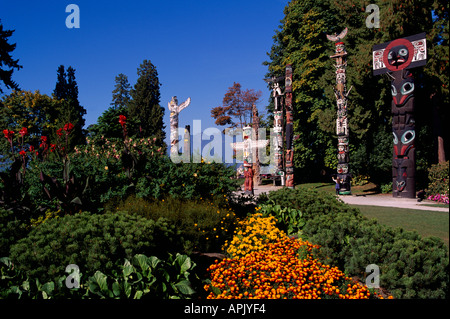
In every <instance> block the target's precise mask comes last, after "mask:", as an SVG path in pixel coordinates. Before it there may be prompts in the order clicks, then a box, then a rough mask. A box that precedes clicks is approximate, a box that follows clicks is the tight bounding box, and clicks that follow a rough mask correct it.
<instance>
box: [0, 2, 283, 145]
mask: <svg viewBox="0 0 450 319" xmlns="http://www.w3.org/2000/svg"><path fill="white" fill-rule="evenodd" d="M71 3H73V4H77V5H78V6H79V9H80V28H79V29H69V28H67V27H66V24H65V21H66V18H67V16H68V15H69V14H70V13H66V12H65V11H66V6H67V5H69V4H71ZM287 4H288V1H287V0H241V1H238V0H232V1H216V0H209V1H203V0H201V1H200V0H193V1H186V0H183V1H178V0H177V1H165V0H164V1H154V0H149V1H133V0H130V1H113V0H109V1H103V0H101V1H100V0H95V1H92V0H91V1H87V0H71V1H62V0H53V1H50V0H45V1H1V3H0V19H1V20H2V24H3V26H4V29H13V30H15V32H14V34H13V36H12V37H11V38H10V40H9V41H10V43H16V44H17V47H16V49H15V51H14V52H13V58H15V59H19V63H20V64H21V65H22V66H23V69H21V70H20V71H15V72H14V75H13V79H14V80H15V81H16V82H17V83H18V84H19V85H20V88H21V89H22V90H27V91H35V90H39V91H40V92H41V93H42V94H48V95H51V93H52V92H53V89H54V88H55V83H56V70H57V68H58V66H59V65H61V64H63V65H64V66H66V68H67V67H68V66H72V67H74V68H75V69H76V74H75V75H76V80H77V82H78V88H79V100H80V103H81V104H82V105H83V106H84V107H85V108H86V110H87V115H86V126H87V125H90V124H93V123H96V121H97V118H98V117H99V116H100V115H101V114H102V112H103V111H105V110H106V109H107V108H108V107H109V106H110V103H111V98H112V93H111V92H112V90H113V89H114V79H115V76H117V75H118V74H119V73H123V74H125V75H127V76H128V79H129V82H130V84H131V85H134V84H135V83H136V80H137V74H136V71H137V68H138V67H139V65H140V63H141V62H142V61H143V60H144V59H147V60H150V61H151V62H152V63H153V64H154V65H155V66H156V68H157V71H158V75H159V80H160V82H161V83H162V86H161V106H163V107H164V108H165V109H166V112H165V117H164V123H165V125H166V135H167V137H169V111H168V109H167V103H168V102H169V101H170V99H171V97H172V96H174V95H176V96H178V100H179V101H180V102H181V101H184V100H185V99H187V98H188V97H191V99H192V101H191V105H190V106H189V107H188V108H186V109H185V110H184V111H182V112H181V113H180V119H179V125H180V127H184V126H185V125H191V127H192V124H193V120H201V121H202V129H204V128H206V127H212V126H215V125H214V120H213V119H212V118H211V116H210V110H211V108H212V107H215V106H219V105H221V102H222V98H223V96H224V94H225V92H226V90H227V89H228V87H230V86H232V85H233V82H239V83H241V84H242V86H243V88H244V89H247V88H248V89H255V90H261V91H262V92H263V95H262V99H261V102H260V103H259V104H258V108H259V111H260V113H265V106H266V105H267V104H268V100H269V97H270V91H269V90H268V88H267V85H266V83H265V82H264V81H263V78H264V76H265V73H266V72H267V67H265V66H263V65H262V63H263V62H264V61H266V60H267V59H268V56H267V54H266V53H267V52H269V51H270V48H271V46H272V44H273V39H272V37H273V36H274V34H275V30H276V29H278V27H279V25H280V20H281V19H282V18H283V10H284V7H285V6H286V5H287Z"/></svg>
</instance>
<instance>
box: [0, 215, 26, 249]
mask: <svg viewBox="0 0 450 319" xmlns="http://www.w3.org/2000/svg"><path fill="white" fill-rule="evenodd" d="M27 233H28V230H27V227H26V221H24V220H23V219H20V216H19V214H17V213H15V212H13V211H12V210H6V209H3V208H0V257H5V256H9V249H10V246H11V245H13V244H15V243H16V242H17V241H18V240H19V239H21V238H23V237H25V236H26V234H27Z"/></svg>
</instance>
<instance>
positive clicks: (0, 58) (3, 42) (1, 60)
mask: <svg viewBox="0 0 450 319" xmlns="http://www.w3.org/2000/svg"><path fill="white" fill-rule="evenodd" d="M14 31H15V30H4V29H3V25H2V23H1V20H0V83H1V82H3V84H4V85H5V86H6V88H7V89H15V90H19V85H18V84H17V83H16V82H14V81H13V80H12V74H13V72H14V69H17V70H20V69H21V68H22V66H21V65H19V60H18V59H17V60H14V59H13V58H12V56H11V52H12V51H14V49H15V48H16V44H9V43H8V38H9V37H10V36H11V35H12V34H13V33H14ZM0 94H3V90H2V87H1V86H0Z"/></svg>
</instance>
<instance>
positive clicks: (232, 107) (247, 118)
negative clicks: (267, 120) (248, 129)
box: [211, 82, 262, 128]
mask: <svg viewBox="0 0 450 319" xmlns="http://www.w3.org/2000/svg"><path fill="white" fill-rule="evenodd" d="M261 95H262V92H261V91H259V90H258V91H255V90H254V89H246V90H243V89H242V86H241V84H240V83H237V82H234V83H233V86H230V87H229V88H228V90H227V92H226V93H225V96H224V97H223V100H222V106H217V107H214V108H213V109H212V110H211V117H213V118H214V119H215V120H216V121H215V123H216V125H221V126H224V125H229V126H230V127H231V128H243V127H244V126H245V125H247V124H250V123H251V122H252V106H253V104H256V103H258V101H259V99H260V97H261Z"/></svg>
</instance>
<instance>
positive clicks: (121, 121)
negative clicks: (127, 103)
mask: <svg viewBox="0 0 450 319" xmlns="http://www.w3.org/2000/svg"><path fill="white" fill-rule="evenodd" d="M126 120H127V118H126V116H125V115H119V123H120V125H122V127H123V126H124V125H125V123H126Z"/></svg>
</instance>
